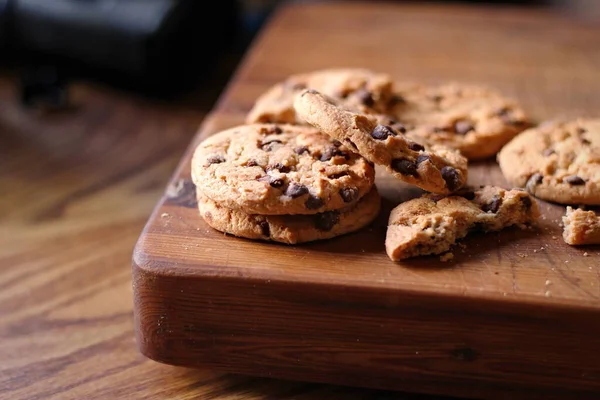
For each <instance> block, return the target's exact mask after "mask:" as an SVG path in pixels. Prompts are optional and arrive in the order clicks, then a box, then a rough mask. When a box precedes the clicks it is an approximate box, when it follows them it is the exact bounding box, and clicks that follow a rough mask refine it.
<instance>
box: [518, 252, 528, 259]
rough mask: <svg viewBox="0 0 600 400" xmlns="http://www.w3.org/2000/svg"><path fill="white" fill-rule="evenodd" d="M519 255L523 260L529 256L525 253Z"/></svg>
mask: <svg viewBox="0 0 600 400" xmlns="http://www.w3.org/2000/svg"><path fill="white" fill-rule="evenodd" d="M517 255H518V256H519V257H521V258H525V257H527V254H523V253H517Z"/></svg>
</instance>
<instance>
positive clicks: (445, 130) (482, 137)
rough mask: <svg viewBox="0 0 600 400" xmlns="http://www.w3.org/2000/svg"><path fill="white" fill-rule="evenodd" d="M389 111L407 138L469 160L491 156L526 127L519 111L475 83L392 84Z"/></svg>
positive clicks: (392, 119)
mask: <svg viewBox="0 0 600 400" xmlns="http://www.w3.org/2000/svg"><path fill="white" fill-rule="evenodd" d="M395 92H396V96H395V101H394V102H393V104H391V107H390V109H389V110H388V111H387V114H388V115H389V117H390V119H391V121H392V122H389V124H399V125H400V126H403V127H404V129H406V131H407V133H408V136H411V135H415V134H416V135H417V136H424V137H427V138H428V139H429V140H430V141H431V142H432V143H437V144H442V145H444V146H447V147H450V148H453V149H458V150H460V152H461V153H462V154H463V155H464V156H465V157H467V158H468V159H470V160H475V159H484V158H488V157H490V156H493V155H495V154H496V153H497V152H498V151H499V150H500V149H501V148H502V146H503V145H504V144H506V143H507V142H508V141H510V139H512V138H513V137H514V136H515V135H516V134H518V133H519V132H521V131H523V130H524V129H526V128H527V127H528V126H529V125H530V124H529V122H528V120H527V117H526V116H525V113H524V111H523V109H522V108H521V107H520V106H519V105H517V104H516V102H514V101H513V100H511V99H508V98H506V97H504V96H502V95H501V94H500V93H497V92H496V91H494V90H492V89H489V88H485V87H480V86H473V85H460V84H456V83H449V84H445V85H441V86H423V85H418V84H410V83H401V84H396V89H395Z"/></svg>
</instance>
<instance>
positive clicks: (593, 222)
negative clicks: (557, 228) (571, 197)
mask: <svg viewBox="0 0 600 400" xmlns="http://www.w3.org/2000/svg"><path fill="white" fill-rule="evenodd" d="M562 221H563V224H564V226H565V228H564V230H563V239H564V240H565V242H566V243H567V244H570V245H582V244H600V216H598V215H596V213H595V212H594V211H584V210H581V209H575V208H572V207H567V212H566V213H565V215H564V216H563V217H562Z"/></svg>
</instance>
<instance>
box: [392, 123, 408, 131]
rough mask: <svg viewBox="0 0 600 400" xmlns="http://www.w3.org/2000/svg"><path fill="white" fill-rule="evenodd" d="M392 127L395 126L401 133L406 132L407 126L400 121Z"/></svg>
mask: <svg viewBox="0 0 600 400" xmlns="http://www.w3.org/2000/svg"><path fill="white" fill-rule="evenodd" d="M392 128H394V129H395V130H397V131H398V132H400V133H406V127H405V126H404V125H402V124H401V123H399V122H396V123H395V124H392Z"/></svg>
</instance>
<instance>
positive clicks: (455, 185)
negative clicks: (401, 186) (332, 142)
mask: <svg viewBox="0 0 600 400" xmlns="http://www.w3.org/2000/svg"><path fill="white" fill-rule="evenodd" d="M294 106H295V108H296V112H297V113H298V115H299V116H300V117H301V118H302V119H304V120H306V121H307V122H308V123H309V124H310V125H312V126H314V127H316V128H317V129H319V130H320V131H322V132H324V133H326V134H328V135H330V136H331V137H332V138H335V139H337V140H339V141H341V142H342V143H344V144H346V145H347V146H348V147H349V148H350V149H352V150H353V151H355V152H357V153H360V154H361V155H362V156H363V157H365V158H366V159H368V160H369V161H371V162H373V163H376V164H379V165H383V166H385V167H386V168H387V169H388V171H389V172H390V173H391V174H392V175H393V176H395V177H396V178H399V179H401V180H403V181H405V182H408V183H411V184H413V185H416V186H419V187H421V188H423V189H425V190H428V191H430V192H434V193H451V192H454V191H456V190H458V189H459V188H460V187H462V186H463V185H464V184H465V183H466V181H467V160H466V158H464V157H463V156H462V155H461V154H460V153H459V152H458V151H457V150H452V149H449V148H446V147H444V146H438V145H429V144H427V143H424V142H416V141H415V140H414V139H415V137H413V138H412V139H410V138H408V137H406V136H404V130H403V128H402V127H396V126H393V125H382V124H380V123H379V121H380V118H379V117H378V116H375V115H368V114H363V113H359V112H355V111H352V110H350V109H348V108H345V107H343V106H341V105H340V104H338V103H336V102H335V101H334V100H333V99H331V98H329V97H326V96H324V95H323V94H321V93H319V92H317V91H315V90H306V91H304V92H302V93H301V94H299V95H298V96H296V100H295V103H294Z"/></svg>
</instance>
